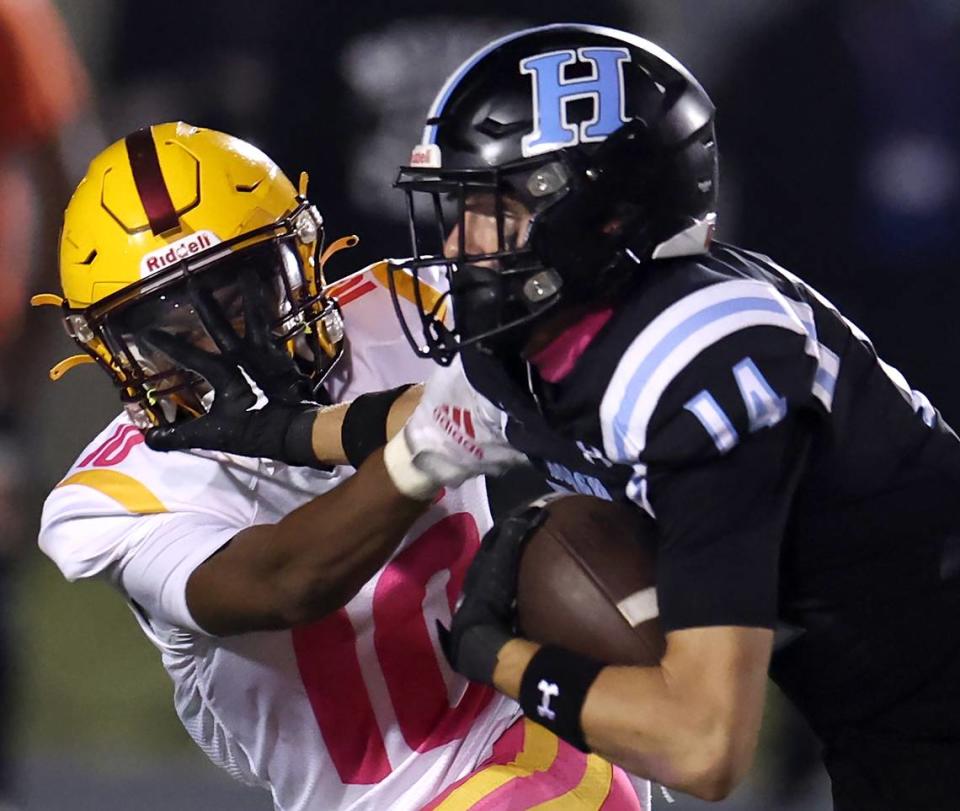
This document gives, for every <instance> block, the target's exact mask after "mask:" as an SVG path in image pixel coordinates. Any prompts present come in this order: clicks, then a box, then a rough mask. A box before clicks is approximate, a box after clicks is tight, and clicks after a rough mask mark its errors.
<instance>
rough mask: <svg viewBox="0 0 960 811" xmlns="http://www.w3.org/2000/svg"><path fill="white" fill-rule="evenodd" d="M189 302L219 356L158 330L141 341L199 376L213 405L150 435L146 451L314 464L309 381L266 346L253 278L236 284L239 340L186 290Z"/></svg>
mask: <svg viewBox="0 0 960 811" xmlns="http://www.w3.org/2000/svg"><path fill="white" fill-rule="evenodd" d="M194 302H195V305H196V308H197V312H198V313H199V315H200V318H201V320H202V321H203V324H204V326H205V327H206V329H207V332H209V334H210V337H211V338H213V340H214V342H215V343H216V345H217V348H218V349H219V350H220V352H219V354H217V353H214V352H208V351H206V350H203V349H200V348H198V347H196V346H193V345H192V344H190V343H189V342H187V341H185V340H183V339H182V338H178V337H176V336H174V335H169V334H167V333H164V332H161V331H159V330H154V331H152V332H149V333H147V335H146V336H144V338H145V340H146V341H147V342H148V343H151V344H153V345H154V346H155V347H156V348H157V349H159V350H160V351H161V352H163V353H164V354H166V355H168V356H169V357H170V358H172V359H173V360H174V361H176V362H177V363H178V364H180V365H182V366H185V367H186V368H188V369H192V370H193V371H194V372H196V373H198V374H200V375H202V376H203V377H204V378H205V379H206V380H207V382H208V383H209V384H210V385H211V386H212V387H213V392H214V399H213V404H212V406H211V407H210V411H209V412H208V413H207V414H205V415H203V416H201V417H197V418H194V419H189V420H186V421H183V422H180V423H176V424H174V425H166V426H161V427H158V428H151V429H150V430H148V431H147V434H146V442H147V445H148V446H149V447H150V448H152V449H153V450H157V451H172V450H184V449H187V448H202V449H205V450H216V451H224V452H226V453H233V454H237V455H238V456H252V457H265V458H268V459H276V460H278V461H281V462H286V463H287V464H291V465H317V464H318V461H317V459H316V457H315V456H314V455H313V448H312V445H311V442H310V436H311V431H312V427H313V421H314V418H315V415H316V412H317V410H318V408H320V406H319V405H318V404H317V403H316V402H314V401H313V398H312V391H311V385H310V381H309V379H308V378H307V377H306V376H304V375H303V374H301V373H300V371H299V370H298V369H297V367H296V364H295V363H294V361H293V359H292V358H291V357H290V356H289V355H288V354H287V353H285V352H284V351H283V350H282V349H280V347H278V346H277V345H276V344H275V343H274V341H273V339H272V336H271V334H270V326H269V323H268V322H267V320H266V319H267V315H266V309H265V306H264V304H263V301H262V294H261V293H260V291H259V286H258V285H257V282H256V279H255V278H247V279H244V335H243V337H241V336H240V335H238V334H237V332H236V330H235V329H234V328H233V326H232V325H231V324H230V322H229V321H228V320H227V319H226V317H225V316H224V314H223V313H222V311H221V310H220V308H219V306H218V305H217V304H216V302H215V301H214V300H213V299H212V297H211V296H209V295H207V294H204V292H203V291H199V290H197V291H194ZM254 385H255V386H256V388H257V389H259V390H260V392H262V394H263V398H265V402H263V401H262V399H263V398H260V397H258V395H257V392H256V390H255V388H254Z"/></svg>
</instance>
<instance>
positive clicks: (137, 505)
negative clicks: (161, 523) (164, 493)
mask: <svg viewBox="0 0 960 811" xmlns="http://www.w3.org/2000/svg"><path fill="white" fill-rule="evenodd" d="M68 484H79V485H83V486H84V487H92V488H93V489H94V490H98V491H100V492H101V493H103V494H104V495H105V496H109V497H110V498H112V499H113V500H114V501H116V502H118V503H119V504H121V505H122V506H123V508H124V509H125V510H127V511H128V512H132V513H136V514H137V515H148V514H151V513H165V512H167V508H166V507H164V506H163V503H162V502H161V501H160V499H158V498H157V497H156V496H155V495H154V494H153V493H151V492H150V490H149V488H147V486H146V485H144V484H142V483H141V482H138V481H137V480H136V479H135V478H133V476H128V475H127V474H126V473H120V472H119V471H116V470H81V471H80V472H78V473H74V474H73V475H72V476H67V478H65V479H64V480H63V481H62V482H60V484H58V485H57V487H66V486H67V485H68Z"/></svg>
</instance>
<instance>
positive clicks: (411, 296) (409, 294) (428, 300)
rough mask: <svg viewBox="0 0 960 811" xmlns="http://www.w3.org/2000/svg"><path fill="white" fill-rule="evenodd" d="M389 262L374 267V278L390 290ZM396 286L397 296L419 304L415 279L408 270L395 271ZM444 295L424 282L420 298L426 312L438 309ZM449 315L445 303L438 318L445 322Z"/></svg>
mask: <svg viewBox="0 0 960 811" xmlns="http://www.w3.org/2000/svg"><path fill="white" fill-rule="evenodd" d="M387 264H388V263H387V262H379V263H377V264H376V265H374V266H373V275H374V278H376V280H377V281H378V282H380V284H381V285H383V286H384V287H386V288H387V289H388V290H389V289H390V270H389V269H388V268H387ZM393 281H394V284H396V286H397V294H398V295H400V296H402V297H403V298H405V299H406V300H407V301H410V302H413V303H414V304H416V303H417V294H416V292H415V291H414V288H413V284H414V282H413V277H412V276H411V275H410V273H409V272H408V271H406V270H401V271H395V272H394V274H393ZM442 295H443V294H442V293H441V292H440V291H439V290H436V289H434V288H433V287H431V286H430V285H429V284H427V283H426V282H422V283H421V285H420V298H421V299H422V301H423V308H424V312H432V311H433V308H434V307H436V305H437V302H438V301H439V300H440V297H441V296H442ZM446 315H447V303H446V302H444V303H443V305H442V306H441V307H440V310H439V312H438V313H437V315H436V317H437V320H439V321H445V320H446Z"/></svg>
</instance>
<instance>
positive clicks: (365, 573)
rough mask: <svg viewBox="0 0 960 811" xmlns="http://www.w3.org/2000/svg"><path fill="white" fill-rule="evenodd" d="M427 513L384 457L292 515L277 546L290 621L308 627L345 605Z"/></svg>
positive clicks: (279, 530)
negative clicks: (400, 485) (396, 480)
mask: <svg viewBox="0 0 960 811" xmlns="http://www.w3.org/2000/svg"><path fill="white" fill-rule="evenodd" d="M428 506H429V502H423V501H414V500H412V499H409V498H407V497H405V496H403V495H401V494H400V493H399V492H398V491H397V489H396V488H395V487H394V486H393V485H392V482H391V481H390V479H389V477H388V476H387V473H386V469H385V468H384V465H383V454H382V452H381V451H377V452H375V453H374V454H372V455H371V456H370V458H369V459H367V461H366V462H364V464H363V465H362V466H361V469H360V470H359V471H358V472H357V474H356V475H355V476H353V477H351V478H350V479H348V480H347V481H345V482H344V483H343V484H341V485H340V486H339V487H337V488H335V489H334V490H331V491H330V492H328V493H324V494H323V495H321V496H318V497H317V498H315V499H313V500H312V501H310V502H308V503H307V504H305V505H303V506H302V507H300V508H298V509H297V510H294V511H293V512H292V513H290V514H289V515H287V516H285V517H284V518H283V519H282V520H281V521H280V522H279V523H278V524H277V525H276V526H275V528H274V533H273V539H272V542H271V543H272V545H273V550H274V553H275V554H276V556H277V558H278V559H279V560H281V561H282V563H281V565H280V566H279V567H278V569H277V575H276V576H277V580H278V582H279V583H280V585H281V589H282V591H284V592H286V594H287V595H288V600H287V607H286V616H285V622H286V623H287V624H291V625H292V624H297V623H301V622H309V621H311V620H315V619H318V618H320V617H322V616H325V615H326V614H328V613H330V612H331V611H333V610H336V609H337V608H339V607H341V606H342V605H344V604H346V603H347V602H348V601H349V600H350V599H351V598H352V597H353V596H354V595H355V594H356V593H357V592H358V591H359V590H360V588H361V587H362V586H363V585H364V583H366V582H367V581H368V580H369V579H370V578H371V577H372V576H373V575H374V574H375V573H376V572H377V571H378V570H379V569H380V568H381V567H382V566H383V565H384V563H386V561H387V560H388V559H389V557H390V555H391V554H392V553H393V551H394V550H395V549H396V547H397V546H398V545H399V543H400V542H401V541H402V540H403V537H404V535H405V534H406V532H407V530H408V529H409V527H410V525H411V524H412V523H413V522H414V521H415V520H416V519H417V518H418V517H419V516H420V515H421V514H422V513H423V512H425V510H426V509H427V507H428Z"/></svg>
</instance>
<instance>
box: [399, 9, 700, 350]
mask: <svg viewBox="0 0 960 811" xmlns="http://www.w3.org/2000/svg"><path fill="white" fill-rule="evenodd" d="M713 118H714V108H713V104H712V102H711V101H710V98H709V97H708V96H707V94H706V92H705V91H704V89H703V88H702V87H701V86H700V84H699V83H698V82H697V80H696V79H695V78H694V77H693V76H692V75H691V74H690V73H689V71H687V69H686V68H684V67H683V65H681V64H680V63H679V62H678V61H677V60H676V59H674V58H673V57H672V56H671V55H670V54H668V53H667V52H666V51H664V50H663V49H661V48H659V47H658V46H656V45H654V44H652V43H650V42H648V41H646V40H644V39H641V38H640V37H638V36H635V35H633V34H628V33H625V32H623V31H617V30H615V29H611V28H603V27H599V26H593V25H577V24H557V25H547V26H543V27H539V28H531V29H528V30H525V31H520V32H518V33H515V34H511V35H509V36H506V37H503V38H502V39H499V40H497V41H495V42H493V43H491V44H489V45H487V46H486V47H485V48H483V49H481V50H480V51H478V52H477V53H476V54H474V55H473V56H472V57H470V59H468V60H467V61H466V62H465V63H464V65H463V66H461V67H460V68H459V69H458V70H457V71H456V72H455V73H454V74H453V75H451V76H450V78H449V79H448V80H447V82H446V84H445V85H444V86H443V88H442V89H441V91H440V93H439V94H438V95H437V98H436V100H435V101H434V103H433V107H432V108H431V110H430V112H429V114H428V118H427V124H426V127H425V129H424V131H423V138H422V142H421V143H420V144H419V145H418V146H416V147H415V148H414V150H413V154H412V156H411V160H410V165H408V166H404V167H402V168H401V169H400V173H399V176H398V178H397V182H396V186H397V187H399V188H400V189H402V190H403V191H404V192H405V193H406V195H407V202H408V208H409V217H410V232H411V236H412V241H413V258H412V259H410V260H407V261H405V262H401V263H396V264H395V265H394V266H393V270H392V273H391V289H392V292H393V293H394V299H395V305H396V308H397V315H398V317H400V320H401V324H402V326H403V328H404V332H405V333H406V334H407V337H408V339H409V340H410V342H411V344H412V345H413V347H414V349H415V351H417V353H418V354H420V355H422V356H427V357H432V358H434V359H435V360H436V361H438V362H439V363H442V364H447V363H449V362H450V361H451V359H452V358H453V356H454V355H455V354H456V352H457V351H458V350H459V348H460V347H462V346H464V345H467V344H474V343H480V344H481V346H483V347H485V348H488V349H502V348H503V347H505V346H508V347H513V348H516V346H517V345H518V344H519V343H522V341H523V339H524V336H525V335H526V334H527V330H524V329H521V326H522V325H528V324H530V322H532V321H533V320H535V319H537V318H539V317H540V316H541V315H543V314H544V313H545V312H547V311H549V310H552V309H554V308H555V307H556V306H557V305H568V304H581V303H583V302H591V301H595V300H598V299H602V298H604V297H606V296H611V295H615V294H616V292H617V291H619V290H621V289H622V286H623V285H624V284H625V283H629V280H630V279H631V278H634V277H635V276H636V274H637V273H638V272H640V271H641V268H642V267H643V266H645V265H647V263H649V262H650V261H653V260H659V259H666V258H669V257H676V256H685V255H691V254H698V253H704V252H705V251H706V250H707V248H708V247H709V243H710V239H711V237H712V232H713V225H714V222H715V219H716V205H717V180H718V169H717V151H716V143H715V139H714V128H713ZM518 207H519V210H520V211H522V212H526V213H525V214H524V215H523V216H522V218H521V220H520V221H519V225H518V224H517V223H518V220H517V216H516V214H515V212H516V211H517V209H518ZM475 208H476V209H479V210H481V211H485V212H486V215H485V216H487V218H488V219H487V222H488V223H489V227H488V229H487V238H486V244H483V245H479V244H478V243H477V241H476V240H472V239H471V234H470V231H469V228H470V226H471V224H472V222H471V216H472V215H471V214H470V212H471V211H472V210H474V209H475ZM493 223H495V232H494V230H493ZM494 234H495V235H494ZM436 266H441V267H442V268H444V269H445V270H446V272H447V276H448V280H449V282H450V293H449V296H450V298H451V300H452V303H453V315H454V326H452V327H451V326H449V325H447V324H445V323H444V321H443V313H444V309H445V308H444V304H445V299H441V300H440V301H437V302H436V304H435V306H433V307H432V308H429V309H428V308H426V307H425V306H423V303H424V302H425V301H427V300H428V298H431V297H428V296H427V295H425V294H421V292H420V278H421V274H422V273H425V270H426V269H427V268H433V267H436ZM401 274H402V275H403V276H407V275H408V274H412V276H413V283H414V284H413V294H414V295H413V296H412V297H413V298H414V299H415V300H416V301H417V302H418V304H419V305H420V310H421V325H420V326H421V329H420V330H416V329H415V328H413V327H411V325H410V324H408V323H407V321H406V320H405V319H404V318H403V316H402V313H401V310H400V307H399V299H398V298H397V293H398V291H403V292H404V293H405V294H406V295H407V296H408V297H410V289H409V288H410V279H409V278H401ZM432 298H434V299H435V297H432ZM417 332H420V333H421V334H420V335H417V334H416V333H417Z"/></svg>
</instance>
